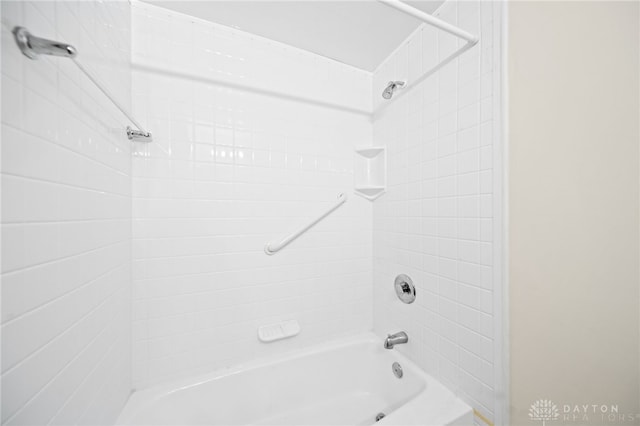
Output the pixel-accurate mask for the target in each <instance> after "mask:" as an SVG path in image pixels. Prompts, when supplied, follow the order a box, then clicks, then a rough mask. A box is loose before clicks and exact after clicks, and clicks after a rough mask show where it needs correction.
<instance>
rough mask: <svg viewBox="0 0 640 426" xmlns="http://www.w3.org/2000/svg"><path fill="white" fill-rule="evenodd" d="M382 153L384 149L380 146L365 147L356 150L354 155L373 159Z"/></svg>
mask: <svg viewBox="0 0 640 426" xmlns="http://www.w3.org/2000/svg"><path fill="white" fill-rule="evenodd" d="M382 152H384V147H381V146H365V147H359V148H356V154H360V155H361V156H363V157H365V158H374V157H375V156H376V155H378V154H380V153H382Z"/></svg>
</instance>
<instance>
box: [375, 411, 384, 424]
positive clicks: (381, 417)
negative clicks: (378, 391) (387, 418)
mask: <svg viewBox="0 0 640 426" xmlns="http://www.w3.org/2000/svg"><path fill="white" fill-rule="evenodd" d="M382 419H384V413H378V414H376V422H379V421H380V420H382Z"/></svg>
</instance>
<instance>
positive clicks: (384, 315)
mask: <svg viewBox="0 0 640 426" xmlns="http://www.w3.org/2000/svg"><path fill="white" fill-rule="evenodd" d="M500 13H501V10H500V4H499V3H494V2H479V1H477V2H475V1H474V2H448V3H446V4H445V5H444V6H442V7H441V8H440V9H439V11H438V13H437V16H439V17H440V18H442V19H444V20H445V21H447V22H451V23H453V24H457V25H459V26H460V27H461V28H463V29H465V30H467V31H469V32H471V33H474V34H478V35H479V36H480V40H481V41H480V43H479V44H478V45H476V46H475V47H473V48H472V49H471V50H469V51H467V52H465V53H463V54H462V56H460V57H459V58H458V59H456V60H455V61H453V62H452V63H450V64H449V65H447V66H445V67H444V68H442V69H441V70H440V71H439V72H437V74H435V75H433V76H431V77H429V78H427V79H426V80H425V81H424V82H422V83H421V84H419V85H417V86H412V82H414V81H416V79H418V78H419V77H420V76H421V75H422V73H424V72H425V71H427V70H429V69H430V68H432V67H433V66H435V65H436V64H437V63H439V62H440V61H442V60H443V59H445V58H446V57H447V56H449V55H450V54H451V53H452V52H453V51H454V50H455V49H456V47H457V46H461V44H458V43H460V42H459V41H458V40H457V39H456V38H454V37H453V36H451V35H448V34H446V33H444V32H442V31H438V30H436V29H434V28H432V27H428V26H425V27H423V28H422V29H420V30H419V31H418V32H416V33H414V35H413V36H412V37H410V38H409V39H408V40H407V42H406V43H404V44H403V45H402V46H401V47H400V48H399V49H398V50H397V51H396V52H395V53H394V54H393V55H392V56H391V57H390V58H389V59H388V60H387V61H386V62H385V63H384V64H383V65H381V66H380V67H379V68H378V70H376V72H375V73H374V78H373V95H374V97H373V100H374V102H373V103H374V108H376V110H377V111H378V112H377V113H376V119H375V122H374V133H373V143H374V145H386V146H387V149H388V171H387V174H388V183H389V187H388V193H387V194H385V195H384V196H383V197H381V198H380V199H378V200H377V201H375V203H374V208H373V212H374V213H373V215H374V220H373V233H374V240H373V247H374V252H373V254H374V255H373V264H374V267H373V271H374V273H373V279H374V329H375V331H376V332H377V333H378V334H380V335H385V334H386V333H393V332H396V331H399V330H404V331H406V332H407V333H408V335H409V344H407V345H402V346H399V347H397V349H398V350H399V351H401V352H403V353H405V354H406V355H408V356H409V357H410V358H411V359H412V360H414V361H416V362H417V363H418V364H419V365H420V366H422V368H424V369H425V370H426V371H427V372H428V373H430V374H432V375H433V376H435V377H436V378H437V379H438V380H440V381H442V382H443V383H444V384H445V385H446V386H448V387H449V388H451V389H453V390H454V391H455V392H457V393H458V394H459V395H460V396H461V397H462V398H463V399H465V400H466V401H467V402H468V403H469V404H470V405H472V406H473V407H474V408H476V409H477V410H478V411H479V412H481V413H482V414H483V415H484V416H486V417H488V418H489V419H491V420H496V421H498V422H499V421H500V420H501V416H500V410H501V405H500V402H501V396H502V395H501V392H502V390H501V382H500V381H496V380H495V379H494V377H495V376H499V375H500V368H501V367H500V366H501V365H502V364H501V358H500V357H499V354H500V352H501V350H502V349H501V341H500V337H501V331H500V324H501V318H500V312H499V311H500V309H501V308H500V307H501V305H500V302H499V299H496V297H499V295H500V294H501V285H500V273H499V271H500V262H499V260H500V255H499V250H500V247H499V242H500V238H501V237H500V226H501V221H500V217H499V215H498V212H499V211H500V208H499V207H497V206H500V194H501V192H500V190H501V174H500V168H499V167H500V161H499V159H500V152H501V151H502V150H501V148H500V139H499V121H498V119H499V99H500V98H499V83H497V82H498V81H499V63H500V62H499V54H500V31H499V29H500V19H501V18H500ZM390 80H408V88H407V89H404V90H407V91H408V92H406V93H403V96H402V97H399V98H397V99H396V98H394V99H393V100H392V101H391V102H389V101H385V100H383V99H382V96H381V95H380V94H381V92H382V90H383V88H384V87H385V86H386V84H387V82H388V81H390ZM380 108H384V109H382V110H381V109H380ZM496 159H497V160H496ZM496 253H498V254H496ZM400 273H406V274H408V275H409V276H410V277H411V278H412V279H413V281H414V283H415V285H416V287H417V299H416V301H415V303H413V304H411V305H405V304H402V303H401V302H400V301H399V300H398V298H397V297H396V295H395V292H394V288H393V283H394V278H395V277H396V276H397V275H398V274H400Z"/></svg>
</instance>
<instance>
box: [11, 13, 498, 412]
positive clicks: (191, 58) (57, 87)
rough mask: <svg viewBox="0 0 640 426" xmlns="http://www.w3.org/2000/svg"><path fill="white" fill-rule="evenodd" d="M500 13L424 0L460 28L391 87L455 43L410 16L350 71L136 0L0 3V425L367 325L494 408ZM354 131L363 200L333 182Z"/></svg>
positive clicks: (103, 403) (342, 176) (119, 399)
mask: <svg viewBox="0 0 640 426" xmlns="http://www.w3.org/2000/svg"><path fill="white" fill-rule="evenodd" d="M501 7H502V6H501V4H500V3H493V2H480V1H472V2H452V1H450V2H446V3H445V4H444V5H443V6H442V7H441V8H440V9H439V10H438V11H437V12H436V13H435V15H436V16H439V17H440V18H442V19H443V20H445V21H447V22H451V23H453V24H457V25H458V26H459V27H461V28H462V29H463V30H466V31H469V32H471V33H473V34H478V35H479V36H480V42H479V43H478V44H477V45H475V46H474V47H473V48H471V49H470V50H469V51H467V52H465V53H464V54H463V55H462V56H460V57H459V58H458V59H456V60H454V61H452V62H451V63H450V64H448V65H446V66H444V67H443V68H442V69H440V70H439V71H438V72H437V73H435V74H434V75H432V76H430V77H428V78H427V79H426V80H425V81H423V82H421V83H420V84H413V83H414V82H416V80H418V79H419V78H420V76H421V75H422V74H423V73H424V72H425V71H427V70H428V69H429V68H430V67H433V66H435V65H436V64H437V63H439V62H440V61H442V59H444V58H445V57H447V56H448V55H449V54H450V53H451V52H453V50H454V49H455V48H456V47H460V46H461V45H462V42H460V41H458V40H457V39H456V38H455V37H453V36H450V35H448V34H446V33H443V32H441V31H439V30H437V29H435V28H432V27H430V26H424V25H423V26H421V27H420V28H418V30H416V31H415V32H414V33H413V34H412V35H411V36H410V37H409V38H408V39H407V40H406V41H405V42H403V43H402V44H401V45H400V46H399V47H398V48H397V50H396V51H395V52H394V53H392V54H391V55H390V56H389V58H388V59H387V60H386V61H384V62H383V63H382V64H381V65H380V66H379V67H378V68H377V69H376V70H375V71H374V72H373V73H371V72H367V71H363V70H360V69H357V68H354V67H351V66H349V65H345V64H342V63H339V62H336V61H334V60H331V59H328V58H326V57H323V56H319V55H316V54H313V53H310V52H307V51H304V50H300V49H297V48H294V47H291V46H288V45H286V44H282V43H279V42H275V41H272V40H268V39H265V38H262V37H259V36H255V35H252V34H249V33H245V32H242V31H239V30H236V29H232V28H229V27H225V26H221V25H217V24H213V23H210V22H206V21H202V20H199V19H197V18H194V17H191V16H187V15H183V14H180V13H176V12H172V11H169V10H167V9H164V8H160V7H157V6H153V5H148V4H146V3H141V2H138V1H133V2H131V3H127V2H110V1H106V2H76V3H68V2H65V1H58V2H51V3H46V2H22V3H13V2H2V15H3V16H2V20H3V28H2V43H3V45H2V48H3V49H2V55H3V58H2V59H3V68H2V79H3V80H2V88H3V102H4V101H5V99H11V100H12V101H13V100H17V101H16V102H17V105H18V107H17V108H12V107H13V105H3V116H2V120H3V123H2V124H3V126H2V136H3V146H2V184H3V192H2V204H3V209H2V231H3V245H4V247H3V248H4V249H5V251H4V252H3V253H4V255H3V258H2V271H3V276H2V279H3V282H2V286H3V288H2V296H3V297H2V308H3V309H2V322H3V323H2V327H3V329H2V332H3V336H2V339H3V342H2V343H3V348H2V350H3V353H2V355H3V359H2V372H3V373H2V374H3V401H2V409H3V410H2V415H3V417H2V421H3V423H10V424H18V423H21V424H25V423H29V424H40V423H47V422H51V423H52V424H61V423H64V424H72V423H80V424H88V423H100V424H112V423H113V422H114V420H115V419H116V417H117V416H118V413H119V411H120V409H121V408H122V406H123V405H124V402H125V401H126V398H127V396H128V393H129V391H130V390H141V389H144V388H148V387H151V386H153V385H156V384H159V383H161V382H166V381H170V380H174V379H178V380H180V379H184V378H185V377H187V376H192V375H197V374H202V373H211V372H213V371H217V372H220V371H222V370H223V369H226V368H236V369H238V368H241V366H242V365H245V364H247V363H249V364H250V363H253V362H256V360H260V359H267V358H269V359H277V358H278V357H281V358H282V359H287V358H286V357H287V356H290V355H291V354H293V353H299V352H300V351H301V350H306V349H307V348H309V347H311V346H314V347H322V345H331V344H332V343H331V342H332V341H335V340H336V339H343V341H346V340H348V339H349V336H357V335H362V333H367V332H371V330H373V331H374V333H375V334H376V335H377V336H378V337H379V338H380V348H378V350H380V351H384V349H382V342H383V337H384V336H385V335H386V334H387V333H394V332H398V331H406V332H407V334H408V336H409V343H408V344H406V345H399V346H397V347H396V348H394V349H393V351H398V352H400V354H401V356H404V357H406V358H408V359H410V360H411V361H413V363H415V364H416V365H417V366H419V367H421V368H422V369H424V370H425V371H426V372H427V373H428V374H429V375H431V376H432V377H433V378H435V379H437V380H438V381H440V382H442V383H444V384H445V385H446V386H447V387H448V388H449V389H451V390H452V391H453V392H454V393H455V394H456V395H459V396H460V398H462V399H463V400H464V401H465V402H466V403H468V404H469V405H470V406H472V407H473V408H475V409H476V410H477V414H478V416H477V417H476V422H477V423H480V424H482V422H483V421H485V420H487V421H495V422H496V423H504V421H505V420H506V419H504V418H503V413H504V408H505V402H504V395H503V391H504V389H503V388H502V384H503V383H504V378H503V377H502V376H501V373H500V372H501V371H502V370H503V360H502V358H501V356H502V355H501V354H502V353H503V348H502V341H501V338H502V337H501V336H502V335H503V332H502V330H501V324H502V306H503V305H502V299H501V298H502V281H501V258H502V254H501V250H502V247H501V245H500V241H501V239H502V235H501V229H502V218H501V216H500V212H501V209H502V207H501V205H502V199H501V194H502V192H501V191H502V169H501V167H502V166H501V165H502V158H501V155H502V148H501V145H500V134H501V128H500V108H501V102H500V84H501V83H500V81H501V80H500V79H501V76H500V69H499V66H498V64H500V55H501V45H500V40H501V32H500V28H501V26H500V23H501V19H502V18H501V13H502V10H501ZM389 13H396V12H393V11H392V10H391V9H390V10H389ZM15 25H22V26H25V27H28V29H29V30H30V31H31V32H32V33H34V34H36V35H38V36H42V37H47V38H63V39H64V40H65V41H69V42H70V43H74V44H76V47H78V50H79V52H80V59H81V60H83V61H84V63H85V65H88V66H89V68H90V69H92V70H94V71H96V72H97V74H98V76H99V77H100V80H101V81H102V82H103V83H105V85H106V86H107V87H108V88H109V89H110V90H112V91H113V92H115V94H116V98H117V99H118V100H119V101H120V102H121V103H122V104H124V105H126V106H127V107H129V106H130V107H131V109H132V110H133V116H134V117H136V118H137V119H138V120H140V121H141V122H142V124H144V126H145V127H146V128H147V129H148V130H150V131H151V132H152V133H153V142H151V143H149V144H143V143H134V144H131V143H130V142H129V141H128V140H126V139H125V138H124V137H123V136H122V133H121V132H120V130H121V127H122V120H123V119H122V117H121V116H120V115H119V112H118V111H117V110H115V108H114V107H113V106H112V105H110V104H109V103H108V101H107V100H106V99H104V98H103V97H102V95H101V94H100V93H99V92H97V91H96V89H95V87H93V86H92V85H91V83H89V82H86V81H84V80H83V78H82V76H81V75H79V74H78V73H77V70H75V69H74V68H73V66H72V64H70V63H68V62H66V61H68V60H61V59H56V58H43V60H41V61H39V62H38V63H33V62H25V61H27V60H26V59H24V58H22V57H21V56H20V54H19V52H18V50H17V49H16V48H15V45H14V44H13V40H12V37H11V34H10V32H9V31H10V30H11V28H13V26H15ZM58 36H60V37H58ZM104 58H106V60H104ZM389 81H406V82H407V84H406V87H405V88H403V89H402V90H398V91H396V93H395V94H394V95H393V98H392V99H390V100H384V99H383V97H382V91H383V90H384V88H385V87H386V86H387V84H388V83H389ZM27 111H28V112H29V114H27V113H26V112H27ZM34 111H37V114H35V113H33V112H34ZM41 117H45V119H44V120H43V121H40V119H41ZM51 117H55V119H53V118H51ZM47 118H51V119H47ZM116 129H117V130H116ZM368 145H372V146H384V147H386V152H385V158H386V162H387V164H386V167H387V170H386V183H387V191H386V193H385V194H384V195H383V196H381V197H380V198H378V199H377V200H375V201H374V202H370V201H367V200H365V199H364V198H361V197H358V196H356V195H355V194H354V193H353V188H354V156H355V153H354V149H355V148H356V147H357V148H362V147H363V146H368ZM43 152H44V153H47V155H46V158H48V159H49V158H57V159H59V161H56V162H46V161H44V162H43V161H41V158H42V157H41V154H42V153H43ZM36 153H37V155H36ZM52 164H54V165H56V167H53V166H51V165H52ZM343 192H344V193H347V194H348V195H349V200H348V201H347V202H346V203H345V204H344V205H342V206H341V207H340V208H339V209H337V210H336V211H335V212H333V213H332V214H331V215H330V216H328V217H327V218H326V219H325V220H323V221H321V222H320V223H318V224H317V225H316V226H315V227H314V228H313V229H312V230H311V231H310V232H308V233H305V234H304V235H303V236H301V237H300V238H299V239H297V240H296V241H294V242H293V243H292V244H290V245H289V246H287V247H286V248H284V249H283V250H282V251H280V252H278V253H277V254H275V255H273V256H269V255H267V254H265V252H264V250H263V248H264V245H265V244H266V243H268V242H270V241H273V240H274V239H276V238H280V237H282V236H284V235H286V234H287V233H288V232H289V231H291V230H292V229H295V228H297V227H298V226H299V225H301V224H303V223H305V222H306V221H307V220H308V219H309V218H311V217H314V216H315V215H316V214H317V212H319V211H322V210H324V209H326V208H327V207H329V206H331V205H332V204H333V203H334V202H335V200H336V196H337V195H338V194H340V193H343ZM7 247H10V248H11V249H12V250H10V251H8V252H7V250H6V248H7ZM7 253H8V254H7ZM401 273H405V274H408V275H409V276H410V277H411V278H412V279H413V282H414V283H415V284H416V287H417V299H416V301H415V303H413V304H411V305H405V304H402V303H400V302H399V301H398V300H397V298H396V296H395V293H394V291H393V282H394V278H395V277H396V276H397V275H398V274H401ZM292 319H295V320H297V321H298V322H299V323H300V325H301V332H300V334H299V335H297V336H295V337H293V338H290V339H287V340H282V341H278V342H275V343H270V344H264V343H261V342H259V341H258V337H257V328H258V327H259V326H261V325H265V324H270V323H274V322H278V321H284V320H292ZM345 339H346V340H345ZM372 341H375V338H373V340H372ZM70 342H71V343H70ZM372 347H375V345H373V346H372ZM394 353H396V352H394ZM385 356H386V355H385ZM402 359H405V358H402ZM34 372H35V373H36V374H34ZM387 373H389V374H391V373H390V371H387ZM483 419H484V420H483ZM389 420H391V419H389Z"/></svg>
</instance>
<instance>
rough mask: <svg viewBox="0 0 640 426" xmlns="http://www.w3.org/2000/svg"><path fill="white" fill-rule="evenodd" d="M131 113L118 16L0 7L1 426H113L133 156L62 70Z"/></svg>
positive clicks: (119, 394) (109, 119)
mask: <svg viewBox="0 0 640 426" xmlns="http://www.w3.org/2000/svg"><path fill="white" fill-rule="evenodd" d="M15 25H21V26H25V27H27V28H28V29H29V30H30V31H31V32H32V33H33V34H35V35H38V36H41V37H45V38H50V39H60V40H65V41H68V42H70V43H72V44H74V45H75V46H76V47H77V49H78V50H79V52H80V55H79V60H80V61H82V63H83V64H84V65H85V66H86V67H87V68H89V69H90V70H92V71H93V72H94V73H95V74H96V75H97V77H98V78H99V79H100V80H102V81H103V82H104V83H105V84H106V86H107V87H108V88H109V89H110V90H111V91H112V92H113V93H114V95H115V96H116V97H117V98H118V99H119V100H120V102H121V103H122V104H124V105H129V103H130V89H131V78H130V62H129V58H130V10H129V5H128V3H126V2H93V1H91V2H89V1H86V2H85V1H83V2H67V1H58V2H31V1H24V2H8V1H3V2H2V34H1V37H2V245H3V247H2V248H3V251H2V423H3V424H64V425H70V424H78V423H79V424H113V422H114V421H115V419H116V417H117V415H118V413H119V411H120V409H121V407H122V406H123V404H124V402H125V400H126V398H127V397H128V396H129V392H130V389H131V374H130V371H131V332H130V329H131V325H130V318H131V314H130V312H131V260H130V258H131V241H130V238H131V176H130V174H131V148H130V147H131V143H130V142H129V141H128V140H127V138H126V136H125V134H124V127H125V125H126V120H125V119H124V117H122V116H121V115H120V113H119V112H118V111H117V109H115V107H113V105H111V104H110V103H109V101H108V100H107V99H106V98H104V96H103V95H102V94H101V93H99V92H98V91H97V89H95V88H94V87H93V86H92V83H91V82H90V81H89V80H87V79H86V78H85V77H84V76H83V75H81V74H80V73H79V71H78V69H77V68H76V67H75V66H74V65H73V63H72V62H71V61H70V60H68V59H55V58H41V59H40V60H38V61H31V60H29V59H27V58H26V57H24V56H22V54H21V53H20V51H19V50H18V49H17V47H16V45H15V43H14V41H13V37H12V35H11V33H10V31H11V29H12V28H13V27H14V26H15Z"/></svg>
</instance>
